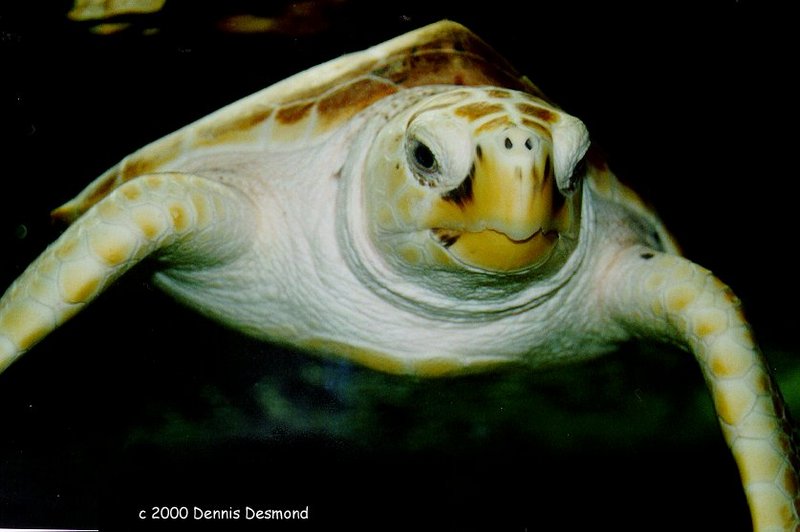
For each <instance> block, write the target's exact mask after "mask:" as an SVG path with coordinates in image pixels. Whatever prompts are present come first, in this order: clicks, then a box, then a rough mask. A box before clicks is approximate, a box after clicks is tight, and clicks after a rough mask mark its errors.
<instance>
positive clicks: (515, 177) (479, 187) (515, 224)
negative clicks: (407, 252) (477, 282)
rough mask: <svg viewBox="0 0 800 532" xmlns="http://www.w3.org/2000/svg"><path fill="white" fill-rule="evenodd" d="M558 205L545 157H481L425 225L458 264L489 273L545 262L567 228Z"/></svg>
mask: <svg viewBox="0 0 800 532" xmlns="http://www.w3.org/2000/svg"><path fill="white" fill-rule="evenodd" d="M501 155H505V154H501ZM531 162H532V164H531ZM564 200H565V198H564V196H562V195H561V193H560V192H559V190H558V187H557V186H556V184H555V178H554V176H553V170H552V165H551V163H550V157H549V154H547V155H544V156H543V157H537V158H536V160H535V161H533V158H532V157H530V156H529V157H526V158H524V159H522V158H519V157H507V156H501V157H496V156H492V154H491V153H486V152H484V153H482V154H480V155H479V156H478V157H477V158H476V160H475V164H474V166H473V169H472V171H471V172H470V174H469V176H468V177H467V178H466V179H465V180H464V182H463V183H462V184H461V185H460V186H459V187H458V188H456V189H454V190H451V191H450V192H448V193H446V194H444V195H443V196H441V198H440V199H439V200H437V201H436V203H435V204H434V206H433V209H432V211H431V215H430V218H429V219H428V220H427V223H428V226H429V227H431V228H432V230H433V234H434V236H435V237H436V238H437V239H438V240H439V241H440V242H441V243H442V245H444V246H445V247H446V248H447V249H448V251H449V253H450V254H451V255H452V256H454V257H455V258H456V259H458V260H459V261H461V262H463V263H465V264H468V265H471V266H474V267H477V268H480V269H484V270H489V271H502V272H506V271H515V270H521V269H524V268H527V267H531V266H535V265H537V264H540V263H541V262H543V261H544V260H546V259H547V257H548V256H549V254H550V252H551V251H552V250H553V248H554V247H555V244H556V243H557V242H558V235H559V233H561V232H563V231H566V230H568V229H569V227H570V225H571V220H570V218H571V216H570V209H569V208H568V207H567V206H566V205H565V201H564Z"/></svg>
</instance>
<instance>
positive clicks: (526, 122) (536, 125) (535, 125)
mask: <svg viewBox="0 0 800 532" xmlns="http://www.w3.org/2000/svg"><path fill="white" fill-rule="evenodd" d="M520 122H521V123H522V125H523V126H525V127H527V128H528V129H532V130H534V131H536V132H537V133H539V134H540V135H542V136H544V137H549V136H550V132H549V131H548V130H547V128H545V127H544V126H543V125H542V124H541V122H536V121H535V120H531V119H529V118H525V117H523V118H522V119H521V120H520Z"/></svg>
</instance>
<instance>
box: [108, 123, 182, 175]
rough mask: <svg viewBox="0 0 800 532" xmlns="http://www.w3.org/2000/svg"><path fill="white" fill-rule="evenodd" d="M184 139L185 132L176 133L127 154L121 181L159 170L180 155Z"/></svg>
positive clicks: (121, 171)
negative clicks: (153, 144)
mask: <svg viewBox="0 0 800 532" xmlns="http://www.w3.org/2000/svg"><path fill="white" fill-rule="evenodd" d="M183 140H184V135H183V134H174V135H171V136H170V137H167V138H166V139H164V140H161V141H159V142H158V143H156V145H155V146H152V147H147V148H144V149H142V150H140V151H138V152H136V153H133V154H131V155H129V156H127V157H126V158H125V159H124V160H123V161H122V169H121V170H120V178H121V182H120V183H124V182H126V181H130V180H131V179H133V178H135V177H139V176H140V175H144V174H150V173H153V172H157V171H159V170H160V169H161V167H162V166H163V165H165V164H166V163H168V162H170V161H171V160H173V159H175V158H176V157H177V156H178V155H180V153H181V149H182V145H183Z"/></svg>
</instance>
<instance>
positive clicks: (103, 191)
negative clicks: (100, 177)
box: [86, 179, 117, 205]
mask: <svg viewBox="0 0 800 532" xmlns="http://www.w3.org/2000/svg"><path fill="white" fill-rule="evenodd" d="M115 188H117V180H116V179H106V180H104V181H102V182H100V183H99V185H98V187H97V188H95V189H94V190H92V193H91V195H90V196H89V197H88V198H86V203H87V204H89V205H94V204H95V203H97V202H98V201H100V200H101V199H103V198H105V197H106V196H108V195H109V194H110V193H111V191H112V190H114V189H115Z"/></svg>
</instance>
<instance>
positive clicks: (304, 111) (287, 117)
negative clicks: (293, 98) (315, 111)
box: [275, 102, 314, 125]
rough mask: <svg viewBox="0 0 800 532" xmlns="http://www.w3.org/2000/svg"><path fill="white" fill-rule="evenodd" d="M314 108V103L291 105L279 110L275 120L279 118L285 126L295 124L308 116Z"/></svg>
mask: <svg viewBox="0 0 800 532" xmlns="http://www.w3.org/2000/svg"><path fill="white" fill-rule="evenodd" d="M313 106H314V103H313V102H301V103H296V104H292V105H289V106H287V107H282V108H281V109H279V110H278V112H277V114H276V115H275V118H277V120H278V122H280V123H281V124H284V125H291V124H295V123H297V122H299V121H300V120H302V119H304V118H305V117H306V116H308V113H309V112H310V111H311V108H312V107H313Z"/></svg>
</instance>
